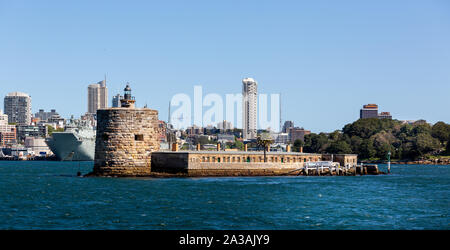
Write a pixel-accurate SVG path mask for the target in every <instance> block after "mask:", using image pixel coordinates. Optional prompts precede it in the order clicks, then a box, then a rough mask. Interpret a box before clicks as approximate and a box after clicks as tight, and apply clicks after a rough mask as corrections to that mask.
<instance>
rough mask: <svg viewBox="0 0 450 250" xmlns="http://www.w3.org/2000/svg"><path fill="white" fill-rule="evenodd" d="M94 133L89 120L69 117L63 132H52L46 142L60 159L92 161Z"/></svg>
mask: <svg viewBox="0 0 450 250" xmlns="http://www.w3.org/2000/svg"><path fill="white" fill-rule="evenodd" d="M95 134H96V130H95V127H94V126H92V125H91V124H90V122H89V121H87V120H78V119H70V123H69V124H68V125H67V126H66V127H65V130H64V132H53V133H52V136H51V137H50V138H47V139H46V143H47V145H48V147H49V148H50V150H52V152H53V153H54V154H55V155H56V157H57V158H58V159H59V160H61V161H93V160H94V153H95Z"/></svg>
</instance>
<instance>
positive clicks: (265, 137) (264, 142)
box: [257, 132, 273, 162]
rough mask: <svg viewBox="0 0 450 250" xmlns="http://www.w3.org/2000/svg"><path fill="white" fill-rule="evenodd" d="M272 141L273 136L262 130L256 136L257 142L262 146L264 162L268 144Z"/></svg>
mask: <svg viewBox="0 0 450 250" xmlns="http://www.w3.org/2000/svg"><path fill="white" fill-rule="evenodd" d="M272 143H273V138H272V136H271V135H270V134H269V133H266V132H263V133H261V134H260V135H259V136H258V138H257V144H258V145H260V146H262V147H263V148H264V162H267V157H266V152H267V149H268V147H269V146H270V144H272Z"/></svg>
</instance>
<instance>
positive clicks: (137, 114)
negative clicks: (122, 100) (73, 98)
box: [92, 108, 159, 176]
mask: <svg viewBox="0 0 450 250" xmlns="http://www.w3.org/2000/svg"><path fill="white" fill-rule="evenodd" d="M157 150H159V126H158V111H156V110H151V109H147V108H109V109H100V110H98V111H97V136H96V142H95V163H94V171H93V173H92V174H93V175H97V176H147V175H150V172H151V167H150V165H151V152H153V151H157Z"/></svg>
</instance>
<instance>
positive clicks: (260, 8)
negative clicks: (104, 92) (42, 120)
mask: <svg viewBox="0 0 450 250" xmlns="http://www.w3.org/2000/svg"><path fill="white" fill-rule="evenodd" d="M258 3H259V4H256V2H252V1H249V2H245V3H240V2H233V4H231V3H208V2H198V3H189V4H188V3H183V2H174V3H172V4H167V3H144V2H138V3H136V4H135V5H127V4H119V3H108V4H105V3H101V2H97V3H90V4H89V5H88V4H87V2H83V1H81V2H77V3H68V4H65V5H62V4H58V3H57V2H54V3H51V2H48V3H39V4H38V3H34V2H27V1H14V2H8V3H6V2H2V3H0V14H1V15H0V27H1V29H0V30H1V31H0V35H2V37H4V41H3V42H2V44H1V45H0V54H2V59H3V60H1V61H0V84H1V86H2V91H1V92H0V95H1V96H2V97H4V96H5V95H7V94H8V93H10V92H15V91H20V92H24V93H27V94H29V95H30V96H31V97H32V98H33V105H32V113H36V112H37V111H38V110H39V109H44V110H51V109H56V110H57V111H58V112H59V113H60V114H61V116H63V117H66V118H67V117H70V115H71V114H74V115H75V116H80V115H82V114H84V113H85V112H86V103H87V93H86V86H87V85H89V84H90V83H92V82H96V81H98V80H97V79H101V78H103V75H104V74H106V75H107V77H108V89H109V92H110V96H113V95H115V94H117V93H121V92H122V88H123V85H124V83H126V82H128V81H129V82H130V83H131V85H132V87H133V89H134V90H136V91H135V92H134V94H135V96H136V100H137V105H138V106H140V107H143V106H144V105H145V104H147V105H148V106H149V107H151V108H154V109H157V110H158V111H159V118H160V119H161V120H166V119H167V116H168V106H167V103H168V101H169V100H170V99H171V97H172V96H173V95H175V94H177V93H187V94H189V95H191V96H192V95H193V93H192V88H193V86H194V85H199V84H201V85H202V86H203V87H204V92H205V94H207V93H219V94H221V95H225V94H227V93H239V92H240V85H241V79H243V78H245V77H252V78H255V79H257V80H258V83H259V86H258V92H259V93H281V95H282V121H283V122H284V121H286V120H292V121H294V123H295V124H296V125H298V126H301V127H304V128H305V129H310V130H311V131H312V132H331V131H334V130H336V129H341V128H342V127H343V126H344V125H345V124H348V123H350V122H353V121H355V120H356V119H358V117H359V109H360V108H361V106H362V105H364V104H367V103H377V104H378V105H380V106H382V107H383V110H388V111H390V112H391V115H392V116H393V117H394V119H399V120H416V119H425V120H427V121H428V122H430V123H435V122H437V121H444V122H447V123H448V122H449V121H450V114H449V112H444V111H445V107H448V106H450V100H449V98H448V97H447V96H448V93H449V92H450V83H449V81H450V75H449V72H448V67H449V65H450V49H449V46H450V45H449V44H450V35H449V34H448V32H447V31H448V29H449V27H450V15H449V13H450V11H448V10H449V9H450V5H449V3H448V2H446V1H429V2H426V3H424V2H420V1H409V2H408V3H409V4H408V5H406V4H405V3H400V2H396V3H392V2H390V1H377V2H373V3H360V2H357V1H344V2H340V3H333V2H326V3H327V4H324V2H317V3H301V2H290V1H285V2H284V4H279V3H270V2H265V3H264V4H261V3H260V2H258ZM87 6H89V8H88V7H87ZM84 7H86V8H84ZM84 16H87V17H88V18H81V17H84ZM105 38H106V39H105ZM0 100H1V101H0V106H1V107H3V98H0ZM319 100H320V101H319ZM110 103H111V100H110V99H109V100H108V105H110ZM312 104H314V105H312Z"/></svg>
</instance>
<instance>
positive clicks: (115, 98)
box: [111, 94, 122, 108]
mask: <svg viewBox="0 0 450 250" xmlns="http://www.w3.org/2000/svg"><path fill="white" fill-rule="evenodd" d="M120 99H122V96H120V94H117V95H115V96H113V97H112V106H111V107H113V108H120Z"/></svg>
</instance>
